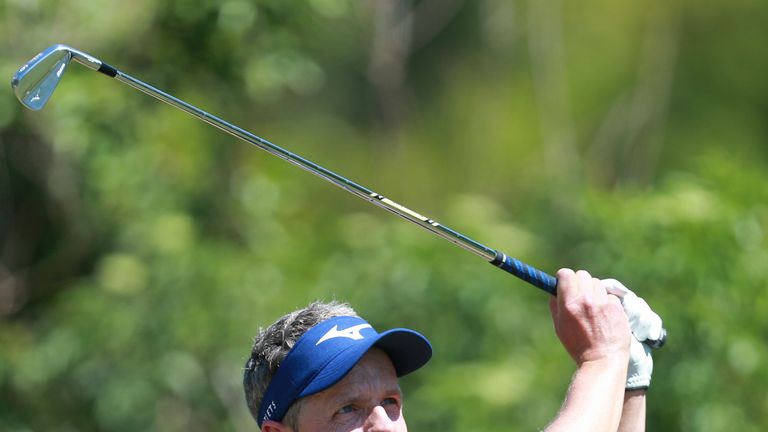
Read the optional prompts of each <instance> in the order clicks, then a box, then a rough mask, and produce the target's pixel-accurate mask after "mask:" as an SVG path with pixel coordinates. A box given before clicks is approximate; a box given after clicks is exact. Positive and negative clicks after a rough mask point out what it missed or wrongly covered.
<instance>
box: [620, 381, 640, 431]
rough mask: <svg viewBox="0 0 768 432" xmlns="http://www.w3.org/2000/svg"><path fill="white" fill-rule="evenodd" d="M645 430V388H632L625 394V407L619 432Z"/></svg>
mask: <svg viewBox="0 0 768 432" xmlns="http://www.w3.org/2000/svg"><path fill="white" fill-rule="evenodd" d="M644 430H645V390H632V391H628V392H626V393H625V394H624V408H623V410H622V412H621V422H620V423H619V430H618V432H643V431H644Z"/></svg>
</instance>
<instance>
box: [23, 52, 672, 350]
mask: <svg viewBox="0 0 768 432" xmlns="http://www.w3.org/2000/svg"><path fill="white" fill-rule="evenodd" d="M72 60H74V61H76V62H78V63H80V64H82V65H84V66H86V67H88V68H90V69H92V70H95V71H98V72H101V73H103V74H104V75H107V76H109V77H112V78H115V79H116V80H118V81H121V82H123V83H125V84H127V85H129V86H131V87H133V88H135V89H137V90H140V91H142V92H144V93H146V94H148V95H150V96H152V97H154V98H157V99H159V100H161V101H163V102H165V103H167V104H169V105H172V106H174V107H176V108H179V109H181V110H183V111H186V112H187V113H189V114H191V115H193V116H194V117H197V118H198V119H200V120H203V121H205V122H206V123H209V124H211V125H213V126H215V127H217V128H219V129H221V130H223V131H224V132H227V133H229V134H231V135H234V136H235V137H237V138H240V139H242V140H243V141H246V142H249V143H251V144H253V145H255V146H257V147H259V148H261V149H262V150H265V151H267V152H269V153H272V154H273V155H275V156H278V157H280V158H282V159H285V160H287V161H288V162H290V163H292V164H294V165H296V166H298V167H300V168H303V169H305V170H307V171H309V172H311V173H313V174H315V175H316V176H318V177H320V178H322V179H324V180H327V181H329V182H331V183H333V184H335V185H336V186H338V187H340V188H342V189H345V190H347V191H348V192H350V193H352V194H354V195H357V196H358V197H360V198H362V199H364V200H366V201H369V202H371V203H373V204H375V205H377V206H379V207H381V208H383V209H385V210H388V211H390V212H392V213H394V214H396V215H398V216H400V217H402V218H404V219H407V220H409V221H411V222H413V223H415V224H417V225H419V226H421V227H422V228H424V229H426V230H428V231H430V232H432V233H434V234H436V235H438V236H440V237H442V238H444V239H446V240H448V241H450V242H451V243H454V244H456V245H458V246H459V247H461V248H463V249H465V250H467V251H469V252H471V253H473V254H475V255H477V256H479V257H481V258H483V259H485V260H486V261H488V262H490V263H491V264H493V265H494V266H496V267H499V268H501V269H503V270H505V271H507V272H509V273H511V274H513V275H515V276H517V277H518V278H520V279H522V280H524V281H526V282H528V283H530V284H531V285H533V286H536V287H538V288H540V289H542V290H544V291H546V292H548V293H549V294H552V295H556V293H557V288H556V287H557V279H555V278H554V277H553V276H551V275H549V274H547V273H544V272H542V271H541V270H538V269H536V268H534V267H532V266H530V265H528V264H525V263H523V262H521V261H519V260H517V259H515V258H513V257H511V256H509V255H507V254H505V253H503V252H500V251H498V250H495V249H492V248H490V247H487V246H485V245H483V244H481V243H478V242H476V241H474V240H472V239H471V238H469V237H467V236H465V235H463V234H461V233H458V232H456V231H454V230H452V229H450V228H448V227H446V226H444V225H442V224H440V223H438V222H436V221H434V220H433V219H429V218H427V217H425V216H422V215H421V214H419V213H417V212H415V211H413V210H411V209H409V208H407V207H404V206H402V205H400V204H398V203H396V202H394V201H392V200H390V199H389V198H386V197H384V196H382V195H380V194H378V193H376V192H374V191H372V190H370V189H368V188H366V187H363V186H361V185H359V184H357V183H355V182H353V181H351V180H349V179H347V178H345V177H343V176H341V175H339V174H336V173H334V172H332V171H330V170H327V169H325V168H323V167H321V166H319V165H317V164H315V163H314V162H312V161H309V160H307V159H304V158H302V157H301V156H298V155H296V154H294V153H291V152H290V151H288V150H285V149H283V148H282V147H279V146H277V145H275V144H272V143H271V142H269V141H267V140H265V139H263V138H260V137H258V136H256V135H254V134H252V133H250V132H248V131H246V130H244V129H242V128H239V127H237V126H235V125H232V124H230V123H228V122H226V121H224V120H222V119H220V118H218V117H216V116H214V115H211V114H209V113H207V112H205V111H203V110H201V109H199V108H197V107H194V106H192V105H190V104H188V103H186V102H184V101H182V100H180V99H177V98H175V97H174V96H171V95H170V94H168V93H165V92H163V91H162V90H159V89H157V88H155V87H152V86H151V85H149V84H146V83H144V82H142V81H140V80H138V79H136V78H134V77H132V76H130V75H128V74H126V73H123V72H121V71H119V70H117V69H115V68H114V67H112V66H110V65H108V64H106V63H104V62H102V61H101V60H99V59H97V58H95V57H93V56H91V55H88V54H86V53H84V52H82V51H78V50H76V49H74V48H71V47H68V46H66V45H54V46H52V47H50V48H48V49H46V50H45V51H43V52H41V53H40V54H38V55H37V56H35V57H34V58H33V59H32V60H30V61H29V62H27V63H26V64H25V65H24V66H22V67H21V68H20V69H19V70H18V72H16V74H15V75H14V76H13V79H12V80H11V86H12V87H13V90H14V93H15V94H16V97H17V98H18V99H19V100H20V101H21V103H22V104H24V105H25V106H26V107H28V108H30V109H32V110H35V111H37V110H40V109H42V108H43V106H44V105H45V104H46V102H48V100H49V99H50V97H51V95H52V94H53V91H54V90H55V89H56V86H57V85H58V84H59V81H60V80H61V77H62V75H63V74H64V71H65V69H66V67H67V65H68V64H69V62H70V61H72ZM665 342H666V330H664V329H662V330H661V337H659V338H658V339H656V340H650V339H649V340H646V341H645V343H646V344H647V345H648V346H650V347H652V348H660V347H661V346H663V345H664V343H665Z"/></svg>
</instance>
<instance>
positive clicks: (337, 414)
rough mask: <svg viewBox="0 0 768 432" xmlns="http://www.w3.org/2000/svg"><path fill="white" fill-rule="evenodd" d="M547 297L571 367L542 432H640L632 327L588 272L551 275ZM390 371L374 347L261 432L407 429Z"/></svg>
mask: <svg viewBox="0 0 768 432" xmlns="http://www.w3.org/2000/svg"><path fill="white" fill-rule="evenodd" d="M557 278H558V286H557V291H558V293H557V294H558V295H557V297H556V298H553V299H552V300H551V301H550V311H551V313H552V321H553V323H554V326H555V332H556V333H557V336H558V338H559V339H560V341H561V343H562V344H563V346H564V347H565V349H566V351H568V353H569V354H570V355H571V357H572V358H573V360H574V361H575V362H576V365H577V370H576V372H575V373H574V375H573V380H572V381H571V385H570V387H569V389H568V393H567V395H566V398H565V401H564V402H563V406H562V408H561V410H560V412H559V413H558V415H557V417H556V418H555V420H554V421H553V422H552V423H551V424H550V425H549V426H548V427H547V429H546V431H547V432H558V431H567V432H581V431H583V432H601V431H605V432H608V431H610V432H614V431H619V432H640V431H644V430H645V391H643V390H637V391H630V392H625V390H624V386H625V383H626V377H627V364H628V361H629V346H630V337H631V336H630V330H629V322H628V320H627V317H626V314H625V313H624V309H623V308H622V306H621V302H620V300H619V299H618V297H616V296H613V295H610V294H608V293H607V292H606V290H605V288H604V287H603V285H602V283H601V282H600V280H598V279H595V278H593V277H592V276H591V275H590V274H589V273H587V272H586V271H578V272H573V271H572V270H570V269H562V270H560V271H558V272H557ZM402 407H403V397H402V393H401V392H400V388H399V387H398V384H397V376H396V374H395V369H394V367H393V366H392V362H391V361H390V360H389V357H388V356H387V355H386V354H385V353H384V352H383V351H381V350H378V349H375V348H374V349H372V350H371V351H369V352H368V353H366V355H365V356H363V358H362V359H361V360H360V361H359V362H358V363H357V365H355V367H354V368H352V370H351V371H350V372H349V373H348V374H347V376H345V377H344V378H343V379H342V380H341V381H339V382H338V383H336V384H335V385H334V386H332V387H330V388H328V389H326V390H324V391H322V392H319V393H316V394H314V395H311V396H309V397H307V398H306V399H305V400H304V402H303V405H302V407H301V411H300V413H299V420H298V423H299V426H298V430H294V429H292V428H290V427H289V426H287V425H285V424H282V423H279V422H275V421H267V422H265V423H264V424H263V425H262V430H263V431H264V432H298V431H301V432H350V431H370V432H376V431H398V432H407V430H408V429H407V427H406V424H405V419H404V418H403V411H402Z"/></svg>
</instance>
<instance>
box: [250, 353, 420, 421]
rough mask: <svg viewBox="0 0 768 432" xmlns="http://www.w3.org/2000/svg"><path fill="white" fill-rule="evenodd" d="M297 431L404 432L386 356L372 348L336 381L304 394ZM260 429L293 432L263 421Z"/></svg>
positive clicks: (399, 396)
mask: <svg viewBox="0 0 768 432" xmlns="http://www.w3.org/2000/svg"><path fill="white" fill-rule="evenodd" d="M298 423H299V425H298V430H299V431H301V432H352V431H355V432H357V431H360V432H384V431H391V432H407V431H408V428H407V426H406V425H405V419H404V418H403V395H402V392H401V391H400V387H399V386H398V384H397V375H396V374H395V368H394V367H393V366H392V362H391V361H390V360H389V357H388V356H387V355H386V354H385V353H384V352H383V351H381V350H379V349H377V348H373V349H371V350H370V351H368V352H367V353H366V354H365V356H363V358H362V359H361V360H360V361H359V362H358V363H357V365H355V367H354V368H352V370H350V371H349V373H348V374H347V375H346V376H345V377H344V378H343V379H342V380H341V381H339V382H338V383H336V384H335V385H333V386H332V387H330V388H328V389H325V390H323V391H321V392H319V393H316V394H313V395H311V396H308V397H307V398H306V400H305V401H304V403H303V405H302V407H301V411H300V413H299V421H298ZM262 430H263V431H264V432H296V431H294V429H292V428H290V427H288V426H287V425H285V424H282V423H279V422H275V421H267V422H264V424H263V425H262Z"/></svg>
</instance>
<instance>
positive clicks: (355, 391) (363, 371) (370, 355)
mask: <svg viewBox="0 0 768 432" xmlns="http://www.w3.org/2000/svg"><path fill="white" fill-rule="evenodd" d="M393 391H397V392H399V388H398V386H397V373H396V372H395V368H394V366H393V365H392V361H391V360H390V359H389V356H387V354H386V353H385V352H384V351H382V350H380V349H378V348H372V349H371V350H369V351H368V352H367V353H366V354H365V355H364V356H363V357H362V358H361V359H360V361H359V362H357V364H356V365H355V367H353V368H352V369H351V370H350V371H349V373H348V374H347V375H346V376H345V377H344V378H343V379H342V380H341V381H339V382H337V383H336V384H334V385H333V386H331V387H329V388H327V389H325V390H323V391H321V392H319V393H316V394H314V395H312V396H310V397H309V399H310V400H311V399H315V400H323V401H329V402H334V401H337V400H339V399H347V398H352V397H364V396H366V395H368V394H370V395H371V396H374V395H378V394H380V393H386V392H393Z"/></svg>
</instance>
